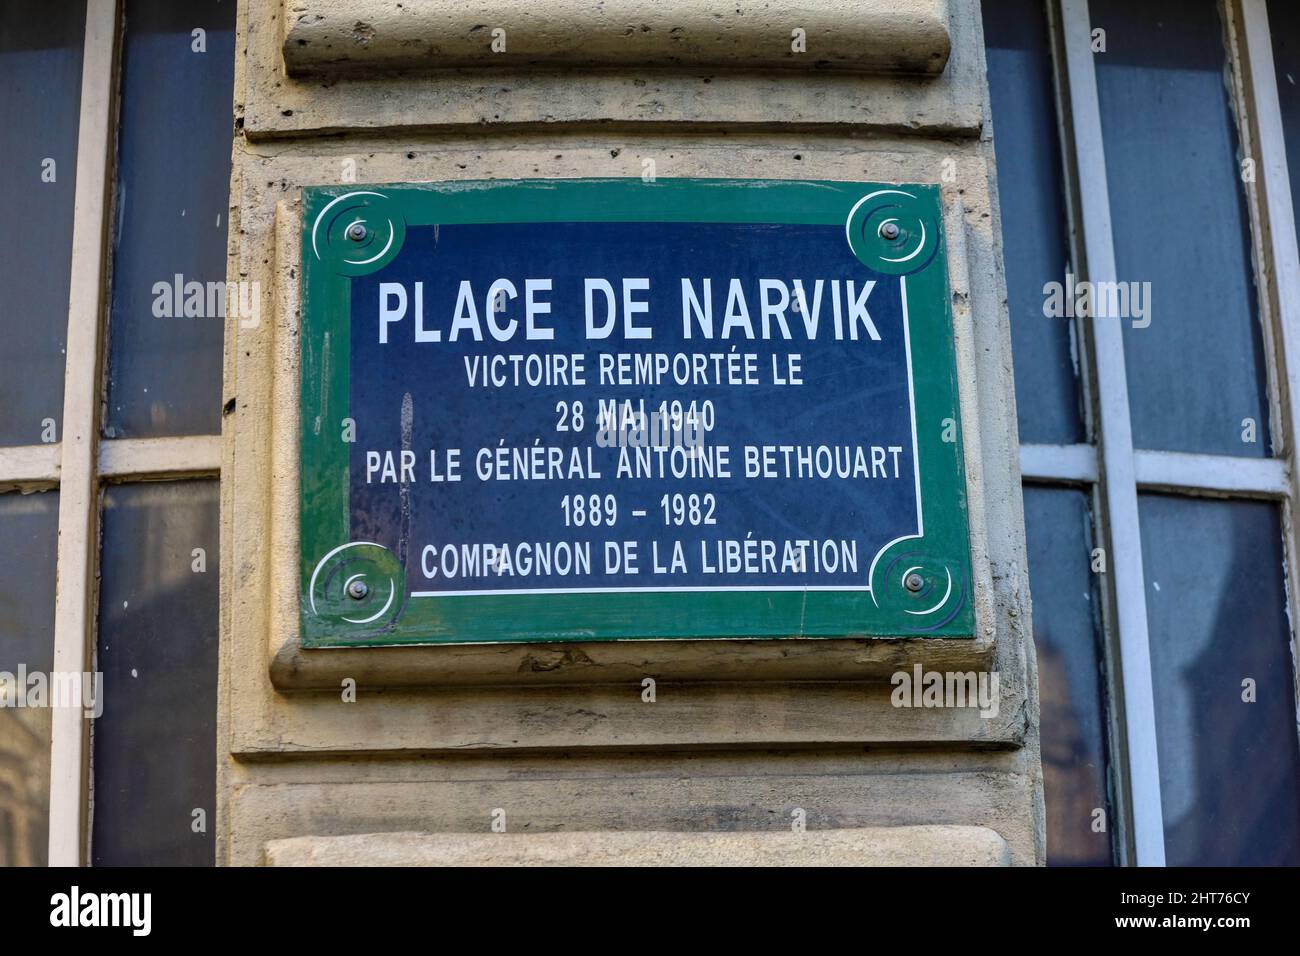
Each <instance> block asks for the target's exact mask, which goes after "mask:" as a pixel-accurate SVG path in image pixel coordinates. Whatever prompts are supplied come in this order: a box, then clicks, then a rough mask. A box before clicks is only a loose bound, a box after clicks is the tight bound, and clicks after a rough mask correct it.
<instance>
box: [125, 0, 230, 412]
mask: <svg viewBox="0 0 1300 956" xmlns="http://www.w3.org/2000/svg"><path fill="white" fill-rule="evenodd" d="M234 22H235V2H234V0H195V2H192V3H184V4H178V3H174V2H171V0H129V2H128V3H127V4H126V39H125V46H124V51H123V57H122V117H121V128H120V131H119V134H118V135H119V139H118V150H119V155H118V177H117V219H118V222H117V229H116V232H115V236H114V242H113V299H112V322H111V324H110V327H109V329H110V340H111V341H110V350H109V385H108V416H107V422H106V423H105V426H104V434H105V435H106V436H108V437H110V438H111V437H117V438H124V437H132V438H134V437H142V436H155V435H201V434H216V433H217V432H220V431H221V339H222V329H223V326H224V321H223V318H222V316H221V315H220V314H214V313H218V312H219V309H218V305H217V302H216V299H215V295H209V289H210V288H211V289H212V290H213V291H214V292H215V288H216V287H215V286H213V287H209V286H208V285H207V284H208V283H224V282H225V278H226V217H227V212H228V209H227V207H228V205H229V198H228V197H229V192H230V149H231V142H232V140H231V131H232V128H233V119H232V115H233V111H234V110H233V106H232V95H233V94H232V84H233V76H234ZM195 30H202V31H205V32H204V33H203V34H202V35H200V36H199V37H197V38H196V37H195V36H194V34H193V31H195ZM200 45H201V46H203V47H204V52H197V51H196V50H195V47H196V46H200ZM190 283H195V285H189V284H190ZM178 287H179V288H178ZM221 291H222V295H223V296H224V291H225V290H224V286H222V288H221ZM190 293H194V294H193V295H191V294H190Z"/></svg>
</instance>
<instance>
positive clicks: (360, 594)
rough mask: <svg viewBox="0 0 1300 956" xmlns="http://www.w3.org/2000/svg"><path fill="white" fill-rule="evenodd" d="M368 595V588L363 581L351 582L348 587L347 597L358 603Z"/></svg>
mask: <svg viewBox="0 0 1300 956" xmlns="http://www.w3.org/2000/svg"><path fill="white" fill-rule="evenodd" d="M369 593H370V587H369V585H367V584H366V582H365V581H353V582H352V583H351V584H349V585H348V597H350V598H352V600H354V601H360V600H361V599H362V598H364V597H365V596H366V595H367V594H369Z"/></svg>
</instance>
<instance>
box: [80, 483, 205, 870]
mask: <svg viewBox="0 0 1300 956" xmlns="http://www.w3.org/2000/svg"><path fill="white" fill-rule="evenodd" d="M217 489H218V483H217V482H216V481H183V482H168V483H165V484H140V485H120V486H110V487H109V488H108V489H107V490H106V491H105V493H104V527H103V545H102V548H103V550H102V562H103V563H102V568H101V572H100V575H101V578H100V590H99V641H98V645H97V646H98V649H99V656H98V658H97V660H98V667H99V670H100V671H101V672H102V673H103V675H104V678H103V680H104V685H103V686H104V712H103V716H101V717H100V718H99V719H98V720H97V721H96V722H95V764H94V766H95V792H94V793H95V814H94V828H93V829H94V832H93V836H92V843H91V855H92V858H93V860H94V862H95V863H96V864H97V865H111V866H115V865H158V864H174V865H210V864H211V863H212V862H213V854H214V849H213V847H214V844H213V841H212V833H213V825H214V821H213V813H214V801H215V794H216V720H217V512H218V494H217ZM196 549H201V560H202V562H203V564H202V566H203V567H205V568H206V570H202V571H200V570H196V567H197V566H198V565H196V562H198V561H199V560H200V555H199V554H196ZM196 810H202V811H203V813H204V815H205V817H206V828H207V830H206V832H204V833H195V832H194V830H193V824H194V821H195V819H196V817H195V811H196Z"/></svg>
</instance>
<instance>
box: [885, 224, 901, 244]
mask: <svg viewBox="0 0 1300 956" xmlns="http://www.w3.org/2000/svg"><path fill="white" fill-rule="evenodd" d="M900 231H901V230H900V229H899V228H898V223H896V222H885V223H881V224H880V238H881V239H888V240H890V241H892V240H894V239H897V238H898V234H899V232H900Z"/></svg>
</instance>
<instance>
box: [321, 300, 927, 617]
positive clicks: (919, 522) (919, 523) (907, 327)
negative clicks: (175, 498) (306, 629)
mask: <svg viewBox="0 0 1300 956" xmlns="http://www.w3.org/2000/svg"><path fill="white" fill-rule="evenodd" d="M898 289H899V298H900V299H901V301H902V311H903V348H904V354H905V355H906V356H907V402H908V408H909V411H910V413H911V420H912V468H913V472H914V474H915V492H916V527H917V531H916V532H915V533H914V534H905V535H902V536H901V537H898V538H895V539H894V540H892V541H890V542H889V543H888V544H886V545H884V546H883V547H882V548H881V549H880V550H879V551H877V552H876V555H875V557H873V558H872V559H871V565H870V566H869V567H868V569H867V584H865V585H840V584H809V585H772V584H752V585H749V584H740V585H719V586H717V587H708V586H687V587H654V586H651V587H643V588H636V587H606V588H602V587H588V588H503V589H492V590H488V589H486V588H484V589H478V590H474V589H471V590H467V591H412V592H411V597H413V598H429V597H498V596H505V595H515V594H635V593H649V594H693V593H700V592H709V593H722V592H729V591H851V592H861V593H866V594H871V595H872V600H873V601H875V595H874V594H873V593H872V590H871V577H872V575H873V574H874V573H875V570H876V562H878V561H879V560H880V556H881V555H882V554H884V553H885V552H886V551H888V550H889V549H890V548H892V547H893V546H894V545H896V544H898V543H899V542H900V541H907V540H909V539H912V538H920V537H923V536H924V535H925V523H924V517H923V514H922V509H921V458H920V455H919V454H918V441H917V434H916V385H915V383H914V382H913V380H912V379H913V375H912V326H911V319H910V317H909V315H908V309H907V277H906V276H899V277H898ZM336 550H337V549H336ZM333 553H334V552H331V554H333ZM313 579H314V576H313ZM876 603H877V605H878V604H879V602H876Z"/></svg>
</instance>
